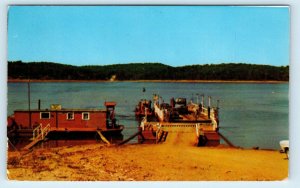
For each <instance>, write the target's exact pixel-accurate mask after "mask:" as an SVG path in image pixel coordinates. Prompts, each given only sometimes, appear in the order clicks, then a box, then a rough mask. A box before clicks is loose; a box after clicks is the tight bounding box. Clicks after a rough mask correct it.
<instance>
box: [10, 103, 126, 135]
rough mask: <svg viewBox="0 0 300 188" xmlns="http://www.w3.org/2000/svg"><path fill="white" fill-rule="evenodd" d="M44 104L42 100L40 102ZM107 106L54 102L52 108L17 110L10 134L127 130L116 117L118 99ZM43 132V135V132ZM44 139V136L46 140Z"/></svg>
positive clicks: (111, 133)
mask: <svg viewBox="0 0 300 188" xmlns="http://www.w3.org/2000/svg"><path fill="white" fill-rule="evenodd" d="M39 104H40V101H39ZM104 106H105V107H106V109H73V108H70V109H67V108H62V106H61V105H59V104H53V105H51V106H50V109H40V105H39V107H38V109H34V110H15V111H14V114H13V115H12V116H9V117H8V137H9V138H11V137H28V136H29V137H32V136H33V139H35V137H36V138H39V137H42V138H45V136H46V135H48V134H49V133H52V134H53V133H72V132H73V133H82V134H83V133H89V132H98V133H99V134H101V135H100V136H103V135H102V133H103V134H104V135H119V134H121V132H122V130H123V129H124V126H123V125H119V124H118V123H117V119H116V118H115V106H116V102H105V103H104ZM41 134H42V135H41ZM42 138H40V139H42Z"/></svg>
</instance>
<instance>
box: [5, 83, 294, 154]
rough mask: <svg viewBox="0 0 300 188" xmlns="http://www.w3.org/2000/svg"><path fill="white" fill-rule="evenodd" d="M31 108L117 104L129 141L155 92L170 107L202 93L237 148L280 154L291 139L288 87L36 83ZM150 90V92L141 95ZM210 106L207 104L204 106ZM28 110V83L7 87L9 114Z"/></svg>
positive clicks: (198, 84)
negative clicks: (139, 112)
mask: <svg viewBox="0 0 300 188" xmlns="http://www.w3.org/2000/svg"><path fill="white" fill-rule="evenodd" d="M30 87H31V108H37V105H38V99H41V101H42V105H41V107H42V108H49V107H50V104H61V105H62V107H63V108H104V101H116V102H117V107H116V113H117V114H118V116H117V118H118V119H119V123H120V124H123V125H125V126H126V128H127V129H126V130H124V131H123V135H124V138H126V137H128V136H130V135H131V134H132V133H133V132H135V131H136V127H137V125H138V122H137V121H136V119H135V116H134V112H133V110H134V108H135V105H136V104H137V103H138V101H139V99H141V98H147V99H152V96H153V94H154V93H156V94H159V95H160V96H162V97H163V99H164V100H165V101H166V102H169V100H170V98H171V97H175V98H176V97H186V98H187V99H188V100H193V101H194V102H197V94H205V95H206V96H208V95H210V96H212V100H213V101H212V105H213V106H215V105H216V100H217V99H219V100H220V127H221V128H220V132H221V133H223V134H224V135H225V136H226V137H227V138H228V139H229V140H230V141H232V142H233V143H234V144H235V145H238V146H241V147H245V148H251V147H253V146H259V147H260V148H268V149H278V148H279V146H278V143H279V141H280V140H283V139H288V128H289V122H288V115H289V111H288V110H289V99H288V90H289V85H288V84H231V83H132V82H111V83H109V82H105V83H31V85H30ZM143 88H145V89H146V92H144V93H143V92H142V89H143ZM206 102H207V99H206V101H205V103H206ZM15 109H28V97H27V83H9V84H8V108H7V110H8V114H12V113H13V111H14V110H15Z"/></svg>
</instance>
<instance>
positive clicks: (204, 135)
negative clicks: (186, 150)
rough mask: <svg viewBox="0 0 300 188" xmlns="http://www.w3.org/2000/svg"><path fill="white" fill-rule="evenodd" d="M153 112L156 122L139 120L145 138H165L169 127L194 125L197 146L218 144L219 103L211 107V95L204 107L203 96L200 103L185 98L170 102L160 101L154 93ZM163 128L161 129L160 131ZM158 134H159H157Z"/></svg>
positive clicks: (159, 139) (172, 99)
mask: <svg viewBox="0 0 300 188" xmlns="http://www.w3.org/2000/svg"><path fill="white" fill-rule="evenodd" d="M153 99H154V104H153V106H154V114H155V116H156V118H157V122H147V119H146V118H144V120H143V121H142V122H141V127H142V130H143V131H142V133H143V136H144V137H146V139H147V138H148V139H155V141H156V142H157V141H161V140H165V139H166V134H161V135H160V132H162V133H164V132H167V130H168V129H170V128H172V127H173V128H175V127H194V128H195V129H194V130H195V134H196V136H197V138H198V143H197V145H198V146H217V145H219V144H220V136H221V134H219V132H218V131H219V115H218V112H219V107H218V106H219V105H218V103H217V107H211V97H208V106H207V107H204V105H203V104H204V96H203V97H202V102H201V103H200V104H198V103H197V104H196V103H193V102H192V101H190V102H189V103H187V100H186V98H183V97H181V98H176V99H174V98H171V100H170V103H169V104H168V103H165V102H160V101H162V100H160V97H159V96H158V95H154V97H153ZM161 130H163V131H161ZM157 135H159V136H157Z"/></svg>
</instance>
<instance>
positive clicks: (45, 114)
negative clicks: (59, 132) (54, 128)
mask: <svg viewBox="0 0 300 188" xmlns="http://www.w3.org/2000/svg"><path fill="white" fill-rule="evenodd" d="M40 119H50V112H40Z"/></svg>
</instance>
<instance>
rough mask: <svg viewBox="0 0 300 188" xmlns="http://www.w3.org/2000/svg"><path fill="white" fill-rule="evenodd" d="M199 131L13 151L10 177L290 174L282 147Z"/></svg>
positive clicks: (159, 177)
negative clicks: (244, 145) (205, 141)
mask: <svg viewBox="0 0 300 188" xmlns="http://www.w3.org/2000/svg"><path fill="white" fill-rule="evenodd" d="M194 139H195V137H193V136H191V135H190V134H185V133H183V132H181V133H180V132H177V133H171V134H169V136H168V138H167V141H166V142H165V143H161V144H132V145H123V146H114V145H110V146H107V145H104V144H103V143H99V144H92V145H78V146H65V147H59V148H48V149H35V150H33V151H30V152H28V151H27V152H25V151H24V153H23V152H22V153H19V152H17V151H14V152H9V153H8V165H7V169H8V178H9V179H10V180H59V181H67V180H76V181H150V180H151V181H176V180H177V181H199V180H200V181H211V180H217V181H219V180H225V181H229V180H233V181H235V180H237V181H243V180H254V181H256V180H259V181H260V180H262V181H272V180H284V179H286V178H287V177H288V160H287V158H286V155H285V154H282V153H279V151H270V150H254V149H241V148H230V147H228V146H224V145H220V146H218V147H196V146H195V145H194V144H195V142H194V141H195V140H194Z"/></svg>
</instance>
